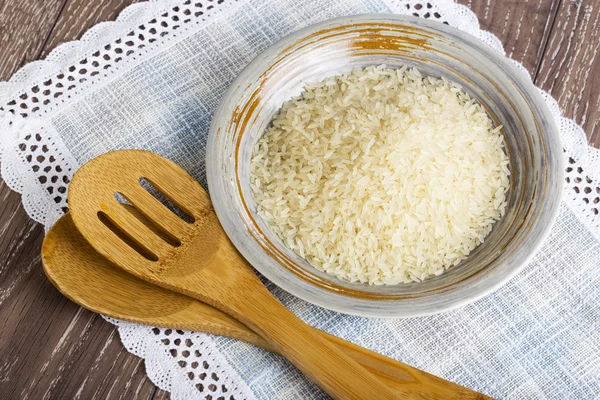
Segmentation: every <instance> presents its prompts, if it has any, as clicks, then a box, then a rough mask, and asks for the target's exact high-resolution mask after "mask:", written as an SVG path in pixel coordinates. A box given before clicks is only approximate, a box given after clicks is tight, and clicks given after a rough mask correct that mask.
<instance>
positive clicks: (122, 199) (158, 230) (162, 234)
mask: <svg viewBox="0 0 600 400" xmlns="http://www.w3.org/2000/svg"><path fill="white" fill-rule="evenodd" d="M115 199H116V200H117V201H118V202H119V203H121V204H122V205H123V207H124V208H125V209H126V210H127V211H129V212H130V213H131V215H133V216H134V217H135V218H137V219H138V220H139V221H140V222H141V223H143V224H144V225H146V227H148V229H150V230H151V231H152V232H154V234H156V236H158V237H159V238H161V239H162V240H164V241H165V242H167V243H168V244H170V245H171V246H173V247H179V246H181V240H179V239H178V238H177V237H175V236H173V235H172V234H171V233H170V232H168V231H167V230H165V229H163V227H161V226H160V225H158V224H156V223H155V222H154V221H153V220H152V219H150V218H148V217H147V216H146V215H145V214H144V213H143V212H142V211H141V210H139V209H138V208H137V207H136V206H135V204H132V202H131V201H129V199H128V198H127V196H125V195H124V194H123V193H120V192H116V193H115Z"/></svg>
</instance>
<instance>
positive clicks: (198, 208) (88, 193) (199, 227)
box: [69, 150, 401, 399]
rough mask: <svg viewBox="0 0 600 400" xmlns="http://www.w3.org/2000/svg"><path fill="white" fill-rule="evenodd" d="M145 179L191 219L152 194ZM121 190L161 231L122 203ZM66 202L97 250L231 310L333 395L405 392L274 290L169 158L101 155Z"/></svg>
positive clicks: (124, 152) (134, 271) (201, 193)
mask: <svg viewBox="0 0 600 400" xmlns="http://www.w3.org/2000/svg"><path fill="white" fill-rule="evenodd" d="M142 179H146V180H147V181H149V182H150V183H151V184H152V185H153V186H154V187H156V188H157V189H158V190H159V191H160V192H161V193H162V194H163V195H165V196H166V197H167V198H168V199H169V200H170V201H171V202H173V203H174V204H175V205H176V206H177V207H178V208H180V209H181V210H183V212H184V213H186V214H187V215H188V216H190V217H191V218H193V222H192V223H187V222H185V221H184V220H183V219H181V218H179V217H178V216H177V215H176V214H174V213H173V212H171V211H170V210H169V209H168V208H167V207H165V206H164V205H163V204H162V203H161V202H160V201H158V200H157V199H156V198H155V197H154V196H152V195H151V194H150V193H148V192H147V191H146V190H145V189H144V188H143V187H142V186H141V184H140V181H141V180H142ZM116 194H120V195H122V196H123V197H124V198H125V199H126V200H127V201H128V202H129V203H131V204H132V205H133V206H134V207H135V208H137V209H138V210H139V211H140V212H141V213H142V214H144V216H145V217H147V218H148V219H150V220H151V221H153V222H154V223H155V224H156V227H157V230H158V231H160V232H159V233H157V230H155V229H150V228H149V227H148V226H147V225H145V224H144V223H143V222H142V221H140V220H139V219H138V218H137V217H136V216H135V215H134V214H132V213H131V212H129V211H128V209H127V208H125V207H123V204H121V203H119V202H118V201H117V199H116V198H115V195H116ZM69 206H70V208H71V214H72V216H73V221H74V222H75V225H76V226H77V229H78V230H79V231H80V232H81V233H82V234H83V236H84V237H85V238H86V239H87V241H88V242H89V243H90V244H91V245H92V246H93V247H94V248H95V249H96V250H97V251H98V252H99V253H100V254H102V255H103V256H105V257H106V258H108V259H109V260H111V261H112V262H114V263H115V264H116V265H118V266H119V267H120V268H122V269H124V270H126V271H127V272H129V273H131V274H133V275H135V276H137V277H138V278H140V279H143V280H146V281H148V282H151V283H153V284H156V285H158V286H162V287H164V288H167V289H170V290H173V291H177V292H180V293H182V294H185V295H187V296H190V297H193V298H196V299H198V300H200V301H202V302H205V303H208V304H210V305H212V306H214V307H216V308H218V309H220V310H222V311H224V312H226V313H227V314H229V315H231V316H232V317H234V318H235V319H237V320H238V321H240V322H242V323H243V324H244V325H246V326H248V327H249V328H250V329H252V330H253V331H254V332H256V333H258V334H259V335H260V336H261V337H262V338H263V339H265V340H266V341H267V342H268V343H269V345H270V346H272V348H273V349H274V350H276V351H277V352H278V353H279V354H281V355H283V356H284V357H286V358H287V359H288V360H289V361H290V362H291V363H292V364H294V365H295V366H296V367H298V368H299V369H300V370H301V371H302V372H303V373H304V374H305V375H307V376H308V377H309V378H310V379H312V380H313V381H314V382H315V383H317V384H318V385H319V386H321V388H322V389H323V390H325V391H326V392H327V393H329V394H330V395H331V396H333V397H334V398H338V399H394V398H399V397H401V396H397V395H395V394H394V393H393V392H392V391H391V390H390V389H389V388H388V387H387V386H386V385H385V384H384V383H383V382H381V381H380V380H379V379H377V378H376V377H375V376H374V375H373V374H372V373H370V372H369V371H367V370H366V369H365V368H364V367H362V366H360V365H359V364H358V363H357V362H356V361H354V360H352V359H351V358H350V357H348V356H347V355H346V354H344V353H343V352H342V351H341V350H339V349H338V348H337V347H335V346H334V345H333V344H331V343H330V342H328V341H327V340H326V339H325V338H323V337H322V336H321V335H319V334H318V333H317V332H315V331H314V330H313V329H312V328H311V327H310V326H308V325H307V324H305V323H304V322H303V321H301V320H300V319H298V318H297V317H296V316H295V315H294V314H293V313H292V312H290V311H289V310H288V309H287V308H285V307H284V306H283V305H282V304H281V303H279V302H278V301H277V300H276V299H275V298H274V297H273V296H272V295H271V293H270V292H269V291H268V290H267V289H266V288H265V287H264V285H263V284H262V282H260V280H259V279H258V277H257V276H256V275H255V273H254V271H253V270H252V268H251V267H250V265H249V264H248V263H247V262H246V260H244V258H243V257H242V256H241V255H240V254H239V253H238V252H237V250H236V249H235V247H234V246H233V244H232V243H231V241H230V240H229V238H228V237H227V235H226V234H225V232H224V231H223V229H222V227H221V225H220V224H219V220H218V219H217V216H216V214H215V211H214V210H213V208H212V205H211V202H210V198H209V197H208V194H207V193H206V191H204V189H203V188H202V187H201V186H200V185H199V184H198V183H197V182H196V181H194V179H193V178H192V177H191V176H190V175H189V174H187V172H185V171H184V170H183V169H181V168H180V167H178V166H177V165H175V164H174V163H172V162H171V161H169V160H166V159H164V158H162V157H160V156H158V155H156V154H153V153H150V152H147V151H139V150H121V151H115V152H112V153H107V154H104V155H102V156H100V157H97V158H95V159H93V160H92V161H90V162H88V163H87V164H85V165H84V166H82V167H81V168H80V169H79V170H78V171H77V173H76V174H75V176H74V177H73V181H72V182H71V185H70V187H69Z"/></svg>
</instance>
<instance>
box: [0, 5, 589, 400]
mask: <svg viewBox="0 0 600 400" xmlns="http://www.w3.org/2000/svg"><path fill="white" fill-rule="evenodd" d="M133 2H135V1H132V0H46V1H44V2H42V1H40V0H0V80H7V79H9V78H10V76H11V75H12V74H13V73H14V72H15V71H17V69H19V68H20V67H21V66H23V65H24V64H26V63H28V62H30V61H33V60H36V59H39V58H44V57H45V56H46V55H47V54H48V53H49V52H50V51H51V50H52V49H53V48H54V47H56V46H57V45H58V44H60V43H62V42H65V41H70V40H74V39H77V38H79V37H80V36H81V35H82V34H83V33H84V32H85V31H86V30H88V29H89V28H90V27H91V26H93V25H94V24H97V23H98V22H101V21H105V20H111V19H115V18H116V17H117V15H118V14H119V12H120V11H121V10H123V8H125V7H126V6H128V5H129V4H131V3H133ZM461 2H462V3H464V4H466V5H467V6H469V7H471V8H472V9H473V10H474V11H475V13H476V14H477V15H478V17H479V21H480V23H481V26H482V27H483V28H484V29H486V30H489V31H491V32H493V33H494V34H496V35H497V36H498V37H499V38H500V39H501V40H502V43H503V45H504V48H505V49H506V53H507V55H509V56H510V57H512V58H514V59H515V60H517V61H519V62H521V63H523V65H524V66H525V68H527V70H528V71H529V72H530V73H531V75H532V76H533V78H534V81H535V84H536V85H538V86H540V87H542V88H543V89H545V90H547V91H549V92H550V93H551V94H552V95H553V96H554V97H555V98H556V99H557V100H558V102H559V103H560V106H561V107H562V110H563V111H564V112H565V114H566V115H567V116H569V117H574V118H575V120H576V121H577V122H578V123H580V124H582V125H583V127H584V129H585V131H586V133H587V135H588V138H589V139H590V141H591V143H593V144H594V145H595V146H596V147H598V146H599V145H600V126H599V118H600V86H599V85H597V84H595V85H594V84H592V83H591V82H594V81H595V82H598V80H600V59H598V57H597V55H598V48H599V47H600V18H599V17H600V1H592V0H529V1H517V0H512V1H506V0H487V1H483V0H476V1H467V0H461ZM1 134H2V132H0V135H1ZM0 140H1V139H0ZM0 199H1V203H0V399H22V398H23V399H24V398H30V399H42V398H44V399H46V398H51V399H71V398H82V399H95V398H98V399H107V398H108V399H113V398H114V399H116V398H119V399H121V398H123V399H133V398H136V399H163V398H168V394H167V393H166V392H163V391H161V390H159V389H157V388H156V387H155V386H154V385H153V384H152V382H150V380H149V379H148V378H147V377H146V374H145V370H144V363H143V361H142V360H141V359H139V358H137V357H135V356H133V355H131V354H129V353H128V352H127V351H126V350H125V349H124V348H123V346H122V345H121V342H120V340H119V337H118V332H117V330H116V329H115V328H114V327H113V326H112V325H110V324H109V323H107V322H105V321H104V320H103V319H102V318H101V317H99V316H98V315H96V314H93V313H91V312H89V311H86V310H84V309H82V308H80V307H78V306H76V305H75V304H73V303H71V302H70V301H68V300H67V299H65V298H64V297H63V296H61V295H60V293H59V292H58V291H57V290H56V289H54V287H53V286H52V285H51V284H50V282H48V280H46V278H45V276H44V273H43V271H42V267H41V263H40V245H41V243H42V239H43V236H44V229H43V227H42V226H40V225H39V224H37V223H35V222H33V221H32V220H30V219H29V217H28V216H27V214H26V213H25V211H24V210H23V208H22V206H21V203H20V198H19V195H18V194H16V193H14V192H11V191H10V190H9V189H8V187H7V186H6V185H5V184H4V182H2V181H1V180H0Z"/></svg>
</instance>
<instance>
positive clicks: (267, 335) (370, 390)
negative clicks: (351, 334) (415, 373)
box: [232, 287, 406, 400]
mask: <svg viewBox="0 0 600 400" xmlns="http://www.w3.org/2000/svg"><path fill="white" fill-rule="evenodd" d="M232 306H233V307H232V308H233V309H236V310H235V311H236V312H235V313H236V314H238V312H239V314H238V315H235V317H236V318H238V319H239V320H240V321H242V322H243V323H245V324H246V325H248V327H249V328H250V329H252V330H253V331H255V332H256V333H258V334H259V335H261V336H262V337H263V338H264V339H265V340H266V341H267V342H269V344H270V345H271V346H272V347H273V348H274V349H275V350H276V351H277V352H278V353H279V354H281V355H283V356H284V357H285V358H287V359H288V360H289V361H290V362H291V363H292V364H294V365H295V366H296V367H297V368H298V369H300V370H301V371H302V372H303V373H304V374H305V375H307V376H308V377H309V378H310V379H312V380H313V381H314V382H315V383H317V384H318V385H319V386H320V387H321V388H322V389H323V390H325V391H326V392H327V393H329V394H330V395H331V396H332V397H334V398H336V399H356V400H364V399H398V398H406V397H405V396H402V395H400V394H398V393H394V392H393V391H392V390H390V388H389V387H387V385H386V384H384V382H382V381H381V380H379V379H378V378H377V377H375V375H373V374H372V373H371V372H369V371H367V370H366V369H365V368H363V367H362V366H360V365H359V364H358V363H357V362H356V361H354V360H353V359H352V358H350V357H348V356H347V355H346V354H345V353H344V352H342V351H341V350H340V349H339V348H338V347H337V346H335V345H334V344H332V343H330V342H329V341H328V340H327V339H326V338H325V337H323V336H322V335H321V334H320V333H319V332H318V331H316V330H314V329H313V328H311V327H310V326H309V325H307V324H306V323H304V322H303V321H301V320H300V319H298V318H297V317H296V316H295V315H294V314H293V313H292V312H290V311H289V310H288V309H287V308H285V307H284V306H283V305H282V304H281V303H279V302H278V301H277V300H276V299H275V298H274V297H273V296H272V295H271V294H270V293H269V292H268V291H267V290H266V289H265V288H264V287H261V288H257V290H256V291H254V292H253V293H252V298H249V299H247V301H245V302H242V303H239V304H236V305H232Z"/></svg>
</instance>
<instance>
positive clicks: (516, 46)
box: [458, 0, 560, 76]
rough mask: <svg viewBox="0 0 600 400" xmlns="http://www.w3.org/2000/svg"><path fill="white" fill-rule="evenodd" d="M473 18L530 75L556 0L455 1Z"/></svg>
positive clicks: (546, 36)
mask: <svg viewBox="0 0 600 400" xmlns="http://www.w3.org/2000/svg"><path fill="white" fill-rule="evenodd" d="M458 2H459V3H461V4H464V5H466V6H467V7H469V8H470V9H471V10H473V12H474V13H475V14H476V15H477V17H478V19H479V24H480V27H481V28H482V29H484V30H486V31H489V32H491V33H493V34H495V35H496V36H497V37H498V39H500V41H501V42H502V45H503V46H504V50H505V51H506V55H507V56H508V57H511V58H512V59H514V60H516V61H518V62H520V63H521V64H523V66H525V68H526V69H527V70H528V71H529V73H530V74H531V76H534V75H535V73H536V71H537V68H538V66H539V64H540V61H541V59H542V55H543V50H544V47H545V45H546V42H547V39H548V36H549V35H550V30H551V28H552V23H553V21H554V18H555V16H556V11H557V9H558V4H559V2H560V0H527V1H522V0H509V1H491V0H485V1H483V0H475V1H473V0H458Z"/></svg>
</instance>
